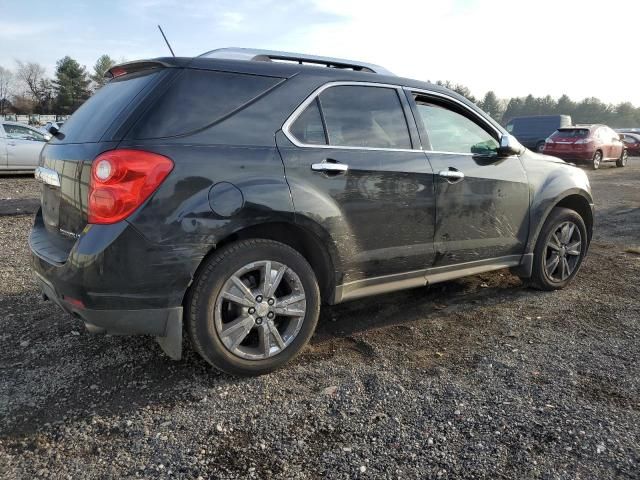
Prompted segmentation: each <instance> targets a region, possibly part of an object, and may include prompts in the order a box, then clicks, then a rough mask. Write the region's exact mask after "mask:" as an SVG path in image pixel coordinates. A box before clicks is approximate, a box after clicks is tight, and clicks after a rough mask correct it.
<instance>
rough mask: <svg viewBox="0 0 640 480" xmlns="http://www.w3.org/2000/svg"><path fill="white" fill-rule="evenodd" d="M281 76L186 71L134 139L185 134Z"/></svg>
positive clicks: (140, 123) (149, 113) (141, 123)
mask: <svg viewBox="0 0 640 480" xmlns="http://www.w3.org/2000/svg"><path fill="white" fill-rule="evenodd" d="M280 81H281V79H280V78H272V77H261V76H257V75H243V74H238V73H226V72H210V71H206V70H191V69H189V70H185V71H184V72H183V73H182V74H181V75H180V77H179V78H177V79H176V80H175V81H174V82H173V83H172V85H171V86H170V87H169V90H168V91H167V92H165V93H164V95H162V98H161V99H159V100H158V101H157V102H156V103H155V104H154V105H153V107H151V108H150V109H149V111H147V112H146V113H145V115H144V116H143V118H141V119H140V120H139V121H138V122H137V124H136V127H135V128H134V131H133V134H132V136H133V138H159V137H170V136H174V135H182V134H185V133H189V132H193V131H195V130H199V129H201V128H204V127H206V126H208V125H211V124H212V123H214V122H216V121H218V120H220V119H222V118H223V117H225V116H226V115H229V114H230V113H233V112H234V111H235V110H237V109H238V108H240V107H242V106H243V105H245V104H246V103H247V102H249V101H251V100H252V99H254V98H255V97H257V96H258V95H260V94H262V93H264V92H265V91H266V90H268V89H269V88H271V87H273V86H274V85H276V84H277V83H278V82H280Z"/></svg>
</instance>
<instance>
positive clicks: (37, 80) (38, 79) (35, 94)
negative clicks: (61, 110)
mask: <svg viewBox="0 0 640 480" xmlns="http://www.w3.org/2000/svg"><path fill="white" fill-rule="evenodd" d="M16 63H17V65H18V68H17V70H16V77H17V79H18V81H19V82H20V83H21V84H22V87H23V88H24V90H25V92H26V93H28V94H29V95H30V96H31V97H32V98H33V100H34V102H35V103H36V105H37V106H38V107H40V108H43V107H44V105H45V103H46V100H47V99H46V98H45V97H46V95H47V92H46V91H45V88H44V85H46V80H47V79H46V77H45V68H44V67H43V66H42V65H40V64H39V63H35V62H27V63H24V62H21V61H20V60H16Z"/></svg>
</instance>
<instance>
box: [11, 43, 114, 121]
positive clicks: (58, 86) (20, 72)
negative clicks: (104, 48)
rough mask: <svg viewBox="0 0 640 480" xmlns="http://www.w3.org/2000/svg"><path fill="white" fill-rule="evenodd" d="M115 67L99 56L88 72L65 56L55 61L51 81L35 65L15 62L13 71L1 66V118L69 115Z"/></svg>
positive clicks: (102, 83) (106, 57)
mask: <svg viewBox="0 0 640 480" xmlns="http://www.w3.org/2000/svg"><path fill="white" fill-rule="evenodd" d="M115 64H116V61H115V60H114V59H113V58H111V57H110V56H109V55H102V56H101V57H100V58H98V60H97V61H96V63H95V65H94V66H93V70H92V71H91V72H89V71H87V68H86V67H84V66H82V65H80V64H79V63H78V61H77V60H74V59H73V58H71V57H69V56H66V57H64V58H61V59H60V60H58V61H57V62H56V69H55V72H54V76H53V78H50V77H48V76H47V73H46V69H45V67H44V66H42V65H41V64H39V63H36V62H23V61H20V60H16V64H15V67H14V68H13V69H9V68H5V67H3V66H1V65H0V115H7V114H11V113H15V114H53V113H55V114H63V115H70V114H72V113H73V112H75V111H76V110H77V109H78V107H80V105H82V103H83V102H84V101H85V100H86V99H87V98H89V97H90V96H91V94H92V93H93V92H94V91H95V90H97V89H98V88H100V87H101V86H102V85H104V83H105V81H106V79H105V78H104V75H105V73H106V72H107V70H109V69H110V68H111V67H112V66H114V65H115Z"/></svg>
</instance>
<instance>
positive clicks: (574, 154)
mask: <svg viewBox="0 0 640 480" xmlns="http://www.w3.org/2000/svg"><path fill="white" fill-rule="evenodd" d="M542 153H544V154H545V155H551V156H552V157H558V158H561V159H562V160H565V161H569V162H571V161H575V162H587V161H589V160H591V159H592V158H593V155H594V153H595V152H591V151H584V152H581V151H566V150H560V151H555V150H548V149H546V148H545V149H544V150H543V152H542Z"/></svg>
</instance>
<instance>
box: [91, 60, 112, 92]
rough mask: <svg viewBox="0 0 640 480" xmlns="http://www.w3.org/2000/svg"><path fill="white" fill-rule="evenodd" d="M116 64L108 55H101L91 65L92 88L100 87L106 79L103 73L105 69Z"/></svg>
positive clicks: (105, 71)
mask: <svg viewBox="0 0 640 480" xmlns="http://www.w3.org/2000/svg"><path fill="white" fill-rule="evenodd" d="M115 64H116V61H115V60H114V59H113V58H111V57H110V56H109V55H102V56H101V57H100V58H99V59H98V61H97V62H96V64H95V65H94V66H93V74H92V75H91V80H92V81H93V84H94V90H97V89H98V88H100V87H102V86H103V85H104V84H105V82H106V81H107V79H106V78H105V77H104V75H105V74H106V73H107V71H108V70H109V69H110V68H111V67H113V66H114V65H115Z"/></svg>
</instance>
